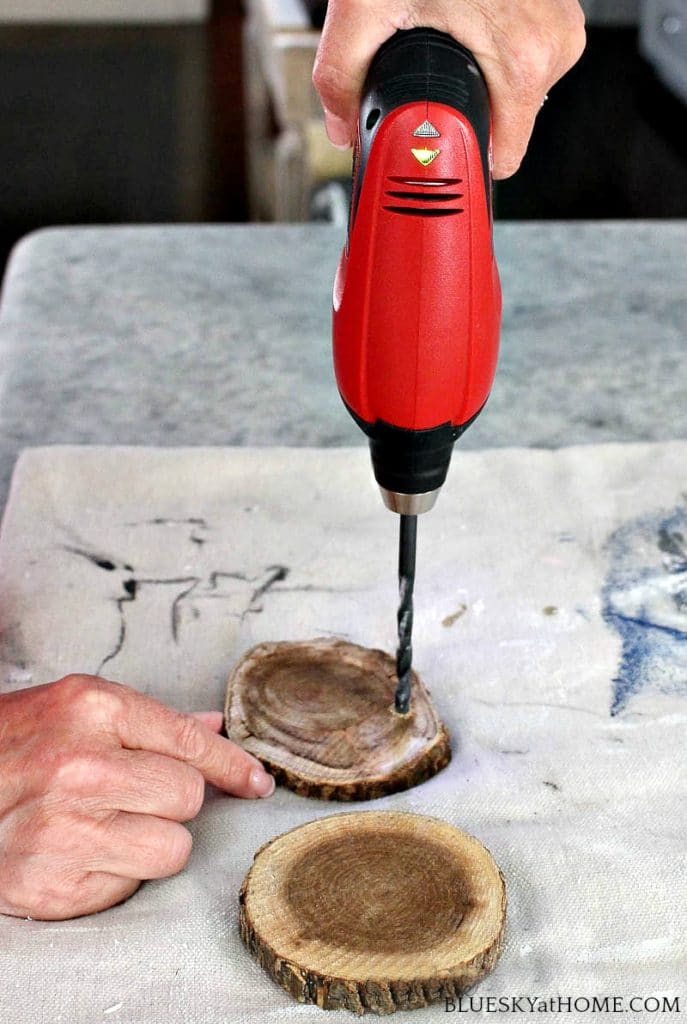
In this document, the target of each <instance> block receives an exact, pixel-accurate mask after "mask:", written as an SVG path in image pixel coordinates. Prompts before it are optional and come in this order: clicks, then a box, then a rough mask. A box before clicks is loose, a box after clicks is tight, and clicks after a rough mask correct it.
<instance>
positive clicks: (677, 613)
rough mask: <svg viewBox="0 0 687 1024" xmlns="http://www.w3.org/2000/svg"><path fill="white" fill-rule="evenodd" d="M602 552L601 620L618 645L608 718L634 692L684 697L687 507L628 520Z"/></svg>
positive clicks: (686, 667)
mask: <svg viewBox="0 0 687 1024" xmlns="http://www.w3.org/2000/svg"><path fill="white" fill-rule="evenodd" d="M607 549H608V551H609V554H610V566H609V570H608V575H607V577H606V583H605V584H604V587H603V591H602V599H603V605H602V614H603V617H604V620H605V621H606V622H607V623H608V625H609V626H612V627H613V629H615V630H616V631H617V632H618V633H619V634H620V639H621V641H622V652H621V659H620V666H619V670H618V675H617V676H616V678H615V679H614V680H613V695H612V700H611V708H610V711H611V715H617V714H619V713H620V712H621V711H623V710H625V708H626V707H627V706H628V704H629V702H630V701H631V699H632V697H634V696H635V695H636V694H638V693H640V692H646V691H653V692H655V693H666V694H668V693H671V694H674V693H679V694H684V695H686V696H687V508H685V507H684V506H680V507H678V508H676V509H674V510H673V511H672V512H665V511H662V512H657V513H654V514H651V515H645V516H640V517H639V518H637V519H632V520H630V521H629V522H627V523H625V524H623V526H621V527H619V528H618V529H617V530H616V531H615V533H613V534H612V535H611V537H610V538H609V540H608V542H607Z"/></svg>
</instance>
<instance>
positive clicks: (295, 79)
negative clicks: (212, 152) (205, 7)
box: [243, 0, 351, 221]
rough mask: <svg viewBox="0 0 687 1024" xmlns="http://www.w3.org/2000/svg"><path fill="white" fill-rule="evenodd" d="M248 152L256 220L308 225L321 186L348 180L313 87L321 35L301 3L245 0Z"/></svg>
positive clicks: (344, 157) (347, 159)
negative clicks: (315, 192) (316, 189)
mask: <svg viewBox="0 0 687 1024" xmlns="http://www.w3.org/2000/svg"><path fill="white" fill-rule="evenodd" d="M246 12H247V17H246V23H245V28H244V37H243V68H244V89H245V152H246V168H247V179H248V199H249V209H250V214H251V218H252V219H253V220H277V221H302V220H307V219H308V218H309V202H310V196H311V194H312V190H313V188H314V187H315V186H316V185H317V183H318V182H322V181H327V180H329V179H331V178H339V177H346V176H347V175H348V174H350V167H351V155H350V152H342V151H340V150H337V149H334V147H333V146H331V145H330V144H329V142H328V141H327V137H326V134H325V130H324V119H323V117H322V108H321V106H320V101H319V99H318V97H317V94H316V92H315V89H314V87H313V85H312V81H311V76H312V67H313V62H314V59H315V52H316V50H317V44H318V42H319V37H320V34H319V32H318V31H316V30H315V29H313V28H312V27H311V25H310V20H309V16H308V12H307V10H306V8H305V6H304V5H303V4H302V3H301V0H247V3H246Z"/></svg>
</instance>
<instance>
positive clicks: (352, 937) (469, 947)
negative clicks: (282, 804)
mask: <svg viewBox="0 0 687 1024" xmlns="http://www.w3.org/2000/svg"><path fill="white" fill-rule="evenodd" d="M505 915H506V888H505V883H504V880H503V876H502V874H501V872H500V871H499V869H498V867H497V865H496V863H495V861H494V859H493V857H492V856H491V854H490V853H489V851H488V850H487V849H485V847H484V846H482V844H481V843H480V842H478V840H477V839H475V838H474V837H473V836H469V835H467V834H466V833H465V832H461V831H460V830H459V829H457V828H454V827H453V826H452V825H449V824H447V823H446V822H444V821H439V820H438V819H437V818H429V817H425V816H424V815H421V814H406V813H397V812H392V811H359V812H355V813H348V814H336V815H333V816H332V817H327V818H320V819H319V821H311V822H309V823H308V824H307V825H300V826H299V827H298V828H295V829H292V830H291V831H290V832H285V833H284V834H283V835H281V836H278V837H277V838H276V839H272V840H271V841H270V842H268V843H266V844H265V845H264V846H263V847H262V848H261V849H260V850H258V852H257V854H256V855H255V860H254V862H253V865H252V867H251V869H250V871H249V872H248V874H247V875H246V878H245V879H244V882H243V885H242V887H241V892H240V895H239V927H240V931H241V937H242V939H243V941H244V942H245V944H246V945H247V947H248V949H249V950H250V952H251V953H252V955H253V956H254V957H255V958H256V959H257V960H258V962H259V963H260V965H261V966H262V967H263V968H264V969H265V970H266V971H267V972H268V974H270V975H271V977H272V978H274V980H275V981H276V982H277V984H279V985H281V987H282V988H283V989H285V990H286V991H287V992H288V993H289V994H290V995H291V996H293V997H294V999H297V1000H298V1001H299V1002H301V1003H315V1004H316V1005H317V1006H320V1007H321V1008H322V1009H325V1010H338V1009H346V1010H352V1011H353V1012H354V1013H358V1014H362V1013H367V1012H372V1013H380V1014H383V1013H393V1012H394V1010H412V1009H417V1008H419V1007H423V1006H428V1005H430V1004H431V1003H436V1002H440V1001H443V1000H444V999H447V998H449V999H455V998H456V997H457V996H459V995H460V994H461V993H462V992H464V991H465V990H466V989H467V988H469V987H470V986H472V985H474V984H475V982H477V981H479V980H480V978H482V977H484V975H485V974H487V973H488V972H489V971H490V970H491V969H492V968H493V967H494V964H495V963H496V960H497V959H498V956H499V953H500V950H501V942H502V937H503V930H504V925H505Z"/></svg>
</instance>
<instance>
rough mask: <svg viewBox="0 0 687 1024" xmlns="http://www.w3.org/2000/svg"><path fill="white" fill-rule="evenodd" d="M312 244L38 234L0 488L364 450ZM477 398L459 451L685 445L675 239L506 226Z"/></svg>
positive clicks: (682, 248) (647, 226)
mask: <svg viewBox="0 0 687 1024" xmlns="http://www.w3.org/2000/svg"><path fill="white" fill-rule="evenodd" d="M340 244H341V233H340V231H339V230H338V229H332V228H328V227H324V226H316V225H304V226H278V227H274V226H255V225H245V226H244V225H241V226H239V225H237V226H226V227H224V226H223V227H215V226H212V227H206V226H203V227H196V226H192V227H150V228H140V227H136V228H113V227H106V228H83V229H72V228H70V229H51V230H47V231H42V232H39V233H37V234H34V235H32V236H29V237H28V238H27V239H25V240H24V241H23V242H22V243H20V245H19V247H18V248H17V249H16V250H15V252H14V255H13V257H12V260H11V263H10V266H9V268H8V271H7V275H6V279H5V284H4V289H3V294H2V302H1V305H0V486H1V487H2V497H3V498H4V493H5V488H6V486H7V481H8V478H9V474H10V472H11V467H12V465H13V463H14V460H15V458H16V454H17V452H18V451H19V449H21V448H22V447H25V446H27V445H44V444H55V443H85V444H86V443H88V444H93V443H98V444H148V445H165V446H169V445H215V444H217V445H242V444H257V445H271V444H287V445H318V446H319V445H324V446H332V445H346V444H351V443H364V439H363V438H362V435H361V434H360V433H359V431H358V429H357V427H356V426H355V425H354V424H353V423H352V421H351V420H350V419H349V417H348V415H347V413H346V412H345V410H344V408H343V406H342V405H341V402H340V400H339V397H338V393H337V391H336V387H335V383H334V379H333V373H332V369H331V357H330V295H331V285H332V279H333V275H334V269H335V265H336V261H337V257H338V251H339V247H340ZM496 244H497V252H498V258H499V266H500V269H501V276H502V281H503V290H504V319H503V331H502V352H501V360H500V366H499V371H498V374H497V379H496V383H495V386H494V390H493V393H492V397H491V399H490V401H489V403H488V405H487V407H486V409H485V411H484V413H483V414H482V415H481V417H480V418H479V419H478V421H477V422H476V424H475V425H474V426H473V427H471V429H470V430H469V431H468V432H467V433H466V435H465V436H464V438H463V439H462V440H461V442H460V444H461V446H462V447H464V448H483V447H489V446H503V445H525V446H543V447H557V446H560V445H567V444H574V443H594V442H602V441H638V440H663V439H672V438H684V437H687V370H686V364H685V351H686V349H685V338H686V335H687V259H686V254H687V223H684V222H683V223H675V222H673V223H669V222H658V221H656V222H648V223H641V222H632V223H622V222H598V223H576V224H573V223H551V222H539V223H533V224H525V223H504V224H498V225H497V228H496Z"/></svg>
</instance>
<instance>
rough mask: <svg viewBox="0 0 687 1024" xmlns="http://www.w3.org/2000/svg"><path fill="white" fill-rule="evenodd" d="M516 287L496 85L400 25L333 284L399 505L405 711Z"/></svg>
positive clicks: (386, 495)
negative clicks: (424, 588) (495, 148)
mask: <svg viewBox="0 0 687 1024" xmlns="http://www.w3.org/2000/svg"><path fill="white" fill-rule="evenodd" d="M500 320H501V289H500V285H499V277H498V270H497V267H496V260H495V258H494V250H493V243H492V208H491V118H490V110H489V97H488V93H487V87H486V84H485V82H484V79H483V77H482V74H481V72H480V70H479V67H478V66H477V63H476V61H475V59H474V57H473V55H472V54H471V53H470V51H469V50H467V49H466V48H465V47H464V46H461V45H460V43H457V42H456V41H455V40H454V39H453V38H452V37H451V36H448V35H446V34H444V33H442V32H437V31H435V30H433V29H423V28H420V29H410V30H407V31H401V32H397V33H396V34H395V35H394V36H392V37H391V39H389V40H388V41H387V42H386V43H385V44H384V45H383V46H382V47H381V48H380V50H379V51H378V53H377V54H376V56H375V58H374V60H373V61H372V64H371V66H370V70H369V72H368V75H367V79H366V82H365V86H364V90H363V98H362V102H361V106H360V119H359V123H358V134H357V139H356V145H355V150H354V160H353V184H352V192H351V213H350V220H349V226H348V239H347V242H346V246H345V248H344V251H343V253H342V256H341V261H340V263H339V268H338V271H337V274H336V281H335V284H334V367H335V371H336V379H337V383H338V386H339V391H340V393H341V397H342V398H343V401H344V403H345V405H346V407H347V409H348V411H349V412H350V414H351V416H352V417H353V418H354V420H355V421H356V422H357V424H358V425H359V426H360V427H361V429H362V430H363V431H364V432H365V433H366V434H367V436H368V437H369V439H370V451H371V455H372V465H373V469H374V474H375V477H376V479H377V482H378V484H379V486H380V489H381V492H382V497H383V499H384V503H385V505H386V506H387V508H389V509H391V511H393V512H398V513H400V516H401V530H400V544H399V584H400V606H399V611H398V630H399V646H398V654H397V674H398V686H397V689H396V702H395V703H396V710H397V711H399V712H400V713H402V714H403V713H405V712H407V711H408V709H409V706H410V689H411V685H410V681H411V664H412V645H411V640H412V621H413V603H412V597H413V583H414V578H415V546H416V530H417V515H418V513H420V512H426V511H428V510H429V509H430V508H432V506H433V505H434V502H435V501H436V498H437V495H438V493H439V490H440V488H441V485H442V484H443V482H444V480H445V479H446V474H447V472H448V467H449V463H450V461H451V453H452V451H453V444H454V442H455V440H456V439H457V438H458V437H460V435H461V434H462V433H463V431H464V430H465V429H466V428H467V427H468V426H469V425H470V424H471V423H472V422H473V420H474V419H475V418H476V417H477V415H478V414H479V412H480V410H481V409H482V407H483V406H484V404H485V402H486V400H487V398H488V396H489V391H490V389H491V385H492V381H493V379H494V373H495V371H496V359H497V354H498V340H499V327H500Z"/></svg>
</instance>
